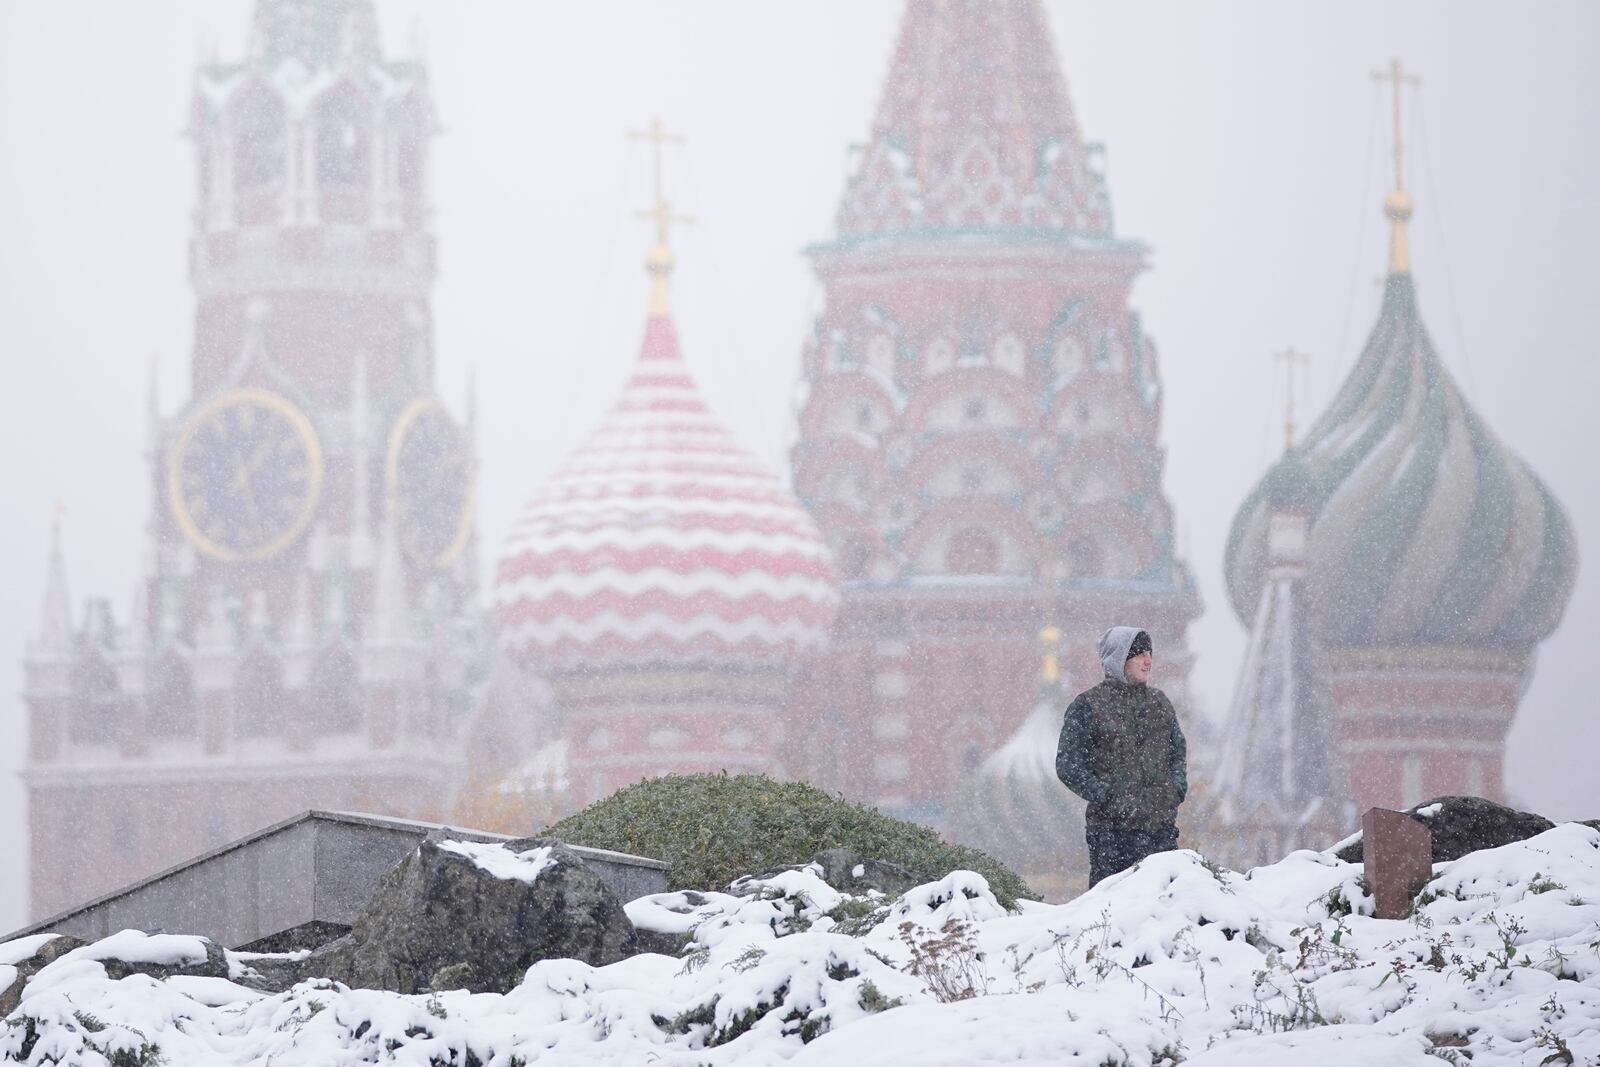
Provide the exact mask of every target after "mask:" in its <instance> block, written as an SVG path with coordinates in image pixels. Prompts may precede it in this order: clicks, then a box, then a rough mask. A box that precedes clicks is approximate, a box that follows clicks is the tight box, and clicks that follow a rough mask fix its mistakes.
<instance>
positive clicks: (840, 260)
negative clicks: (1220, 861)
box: [792, 0, 1199, 823]
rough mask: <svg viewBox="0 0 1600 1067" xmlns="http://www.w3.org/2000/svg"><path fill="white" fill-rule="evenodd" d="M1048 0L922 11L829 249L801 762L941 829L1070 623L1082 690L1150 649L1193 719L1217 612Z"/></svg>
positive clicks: (935, 1)
mask: <svg viewBox="0 0 1600 1067" xmlns="http://www.w3.org/2000/svg"><path fill="white" fill-rule="evenodd" d="M1099 158H1100V157H1099V154H1098V152H1097V151H1096V149H1095V148H1094V147H1093V146H1090V145H1086V144H1085V143H1084V142H1083V140H1082V137H1081V136H1080V133H1079V130H1078V125H1077V122H1076V120H1075V119H1074V117H1073V112H1072V107H1071V104H1070V103H1069V101H1068V98H1067V90H1066V84H1065V82H1064V80H1063V78H1062V74H1061V71H1060V69H1059V67H1058V65H1057V62H1056V57H1055V52H1054V49H1053V45H1052V42H1051V38H1050V34H1049V29H1048V27H1047V26H1046V23H1045V18H1044V14H1043V11H1042V10H1041V8H1040V5H1039V4H1038V3H1036V2H1032V0H1005V2H1000V3H988V2H984V0H913V2H912V3H910V4H909V5H908V7H907V9H906V13H905V16H904V20H903V22H902V25H901V30H900V37H899V42H898V44H897V46H896V49H895V53H894V58H893V61H892V64H891V67H890V70H889V76H888V80H887V82H886V84H885V87H884V91H883V99H882V102H881V105H880V107H879V110H878V115H877V119H876V121H875V122H874V124H873V129H872V137H871V142H870V144H869V145H868V146H867V147H866V149H865V151H864V153H863V154H862V156H861V157H860V160H859V164H858V166H857V169H856V172H855V174H854V176H853V177H852V178H851V180H850V182H849V184H848V186H847V188H846V190H845V194H844V198H843V201H842V202H841V204H840V206H839V213H838V223H837V225H838V233H837V235H836V236H835V237H834V239H833V240H831V241H828V242H826V243H824V244H820V245H817V246H814V247H812V248H811V249H809V255H810V257H811V261H812V264H813V266H814V268H815V270H816V272H817V275H818V277H819V278H820V280H821V282H822V285H823V287H824V290H825V295H826V302H825V307H824V310H823V311H822V313H821V315H820V317H819V318H818V320H817V322H816V326H815V330H814V332H813V334H812V336H811V337H810V338H809V339H808V340H807V342H806V345H805V352H804V378H805V382H804V384H805V389H806V395H805V399H804V401H803V403H802V405H801V408H800V412H799V421H800V439H799V442H798V444H797V445H796V446H795V449H794V452H793V466H794V480H795V486H796V489H797V491H798V492H799V494H800V496H801V498H802V499H803V500H804V501H805V503H806V505H807V506H808V507H809V508H810V509H811V511H812V513H813V514H814V515H815V516H816V517H817V522H818V524H819V525H820V526H821V528H822V531H823V533H824V535H825V536H826V537H827V539H828V543H829V545H830V546H831V547H832V549H833V551H834V556H835V559H836V560H837V561H838V565H839V568H840V571H841V575H842V578H843V582H844V586H843V598H842V606H841V611H840V617H839V621H838V623H837V625H836V627H835V631H834V635H833V639H832V646H831V648H830V652H829V655H828V662H827V665H826V670H820V671H818V672H817V673H816V675H815V677H813V678H811V679H810V680H809V681H808V682H807V684H806V685H805V686H804V687H802V690H801V693H800V696H801V699H800V700H799V702H798V703H797V706H796V707H794V708H793V709H792V714H793V718H794V720H795V723H796V726H795V728H794V730H793V732H794V734H795V735H797V736H812V737H815V738H820V739H822V743H820V744H815V745H813V746H812V747H811V748H809V749H808V750H807V751H806V752H802V753H797V754H796V757H795V759H794V761H793V762H794V769H795V770H797V771H799V772H800V773H802V774H804V775H805V776H807V777H809V778H811V779H812V780H814V781H817V782H820V783H822V784H824V785H828V786H831V787H835V788H839V789H842V790H844V791H845V792H847V793H848V794H850V795H851V796H853V797H857V798H861V799H866V800H870V801H871V802H873V803H876V804H879V805H881V806H883V807H885V808H888V809H890V810H894V811H897V812H899V813H902V814H910V815H912V816H914V817H918V818H923V819H926V820H928V821H930V822H934V823H939V822H940V821H941V819H942V814H943V811H944V808H945V804H946V801H947V798H948V797H949V795H950V793H951V792H952V791H953V789H954V783H957V782H959V781H961V780H962V778H963V776H964V774H965V773H966V772H968V771H971V770H974V769H975V768H976V767H977V766H978V764H979V763H980V762H981V761H982V760H983V759H984V758H985V757H987V756H988V755H989V754H990V753H991V752H993V751H995V750H996V749H997V748H999V747H1000V746H1001V744H1002V743H1003V742H1004V741H1005V739H1006V738H1008V737H1009V736H1011V735H1012V734H1013V732H1014V731H1015V730H1017V728H1018V727H1019V726H1020V725H1021V724H1022V721H1023V719H1024V718H1025V716H1026V715H1027V713H1028V709H1029V707H1030V705H1031V704H1032V702H1033V695H1034V694H1033V683H1034V678H1035V676H1036V674H1037V669H1036V662H1035V659H1034V637H1035V635H1036V634H1037V633H1038V632H1039V630H1040V629H1041V627H1042V626H1043V625H1044V623H1045V621H1046V620H1050V621H1054V622H1056V623H1058V624H1059V625H1060V627H1061V629H1062V630H1063V632H1064V633H1065V635H1066V638H1065V647H1066V648H1067V649H1068V659H1067V664H1066V668H1067V671H1068V673H1069V674H1070V675H1071V676H1072V677H1078V678H1098V676H1099V670H1098V667H1097V666H1096V665H1095V662H1094V657H1093V645H1094V639H1095V637H1096V636H1097V635H1098V633H1099V632H1100V631H1101V630H1102V629H1104V628H1105V627H1106V626H1109V625H1112V624H1114V623H1123V622H1130V623H1137V624H1138V625H1140V626H1143V627H1146V628H1148V629H1149V630H1150V632H1151V634H1152V636H1153V637H1154V639H1155V646H1156V650H1157V662H1158V667H1157V672H1158V678H1157V681H1158V682H1159V684H1160V685H1162V686H1163V688H1165V689H1166V691H1167V692H1168V693H1169V694H1171V695H1172V696H1173V698H1174V700H1175V702H1176V703H1177V705H1178V706H1179V707H1180V708H1183V707H1185V705H1186V703H1187V701H1186V688H1187V684H1186V683H1187V677H1188V671H1189V665H1190V656H1189V653H1188V651H1187V649H1186V645H1185V631H1186V629H1187V627H1188V625H1189V622H1190V621H1191V620H1192V619H1193V618H1194V617H1195V616H1196V614H1197V613H1198V612H1199V603H1198V599H1197V597H1196V594H1195V591H1194V587H1193V584H1192V581H1191V579H1190V576H1189V574H1188V571H1187V569H1186V568H1185V567H1184V565H1183V564H1182V563H1180V562H1179V561H1178V560H1177V559H1176V558H1175V556H1174V550H1173V536H1172V525H1173V521H1172V513H1171V509H1170V507H1169V506H1168V504H1167V501H1166V498H1165V497H1164V495H1163V492H1162V487H1161V471H1162V453H1161V448H1160V446H1159V445H1158V443H1157V437H1158V432H1159V428H1160V419H1161V384H1160V378H1159V374H1158V371H1157V365H1156V353H1155V348H1154V346H1153V345H1152V343H1151V341H1150V339H1149V338H1148V337H1147V336H1146V335H1145V333H1144V330H1143V327H1142V326H1141V324H1140V320H1139V316H1138V315H1137V313H1135V312H1133V311H1131V310H1130V309H1129V291H1130V289H1131V288H1132V285H1133V283H1134V280H1135V279H1136V278H1137V277H1138V275H1139V273H1140V272H1141V271H1142V270H1143V269H1144V266H1145V249H1144V247H1143V246H1142V245H1140V244H1138V243H1137V242H1134V241H1130V240H1127V239H1124V238H1121V237H1118V236H1117V234H1116V233H1115V230H1114V228H1113V226H1112V218H1111V208H1110V202H1109V200H1108V197H1107V194H1106V186H1105V181H1104V178H1103V176H1102V174H1101V172H1100V170H1099Z"/></svg>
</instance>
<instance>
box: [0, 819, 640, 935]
mask: <svg viewBox="0 0 1600 1067" xmlns="http://www.w3.org/2000/svg"><path fill="white" fill-rule="evenodd" d="M438 829H443V827H440V826H438V825H436V824H433V823H423V822H412V821H409V820H405V819H391V818H385V817H382V816H375V815H361V814H355V813H348V812H326V811H308V812H306V813H304V814H302V815H298V816H296V817H295V818H293V819H289V820H287V821H285V822H281V823H278V824H276V825H274V826H269V827H267V828H266V829H265V830H261V831H258V832H257V833H254V834H252V835H250V836H249V837H246V838H243V839H241V840H239V841H235V842H233V843H232V844H229V845H225V846H223V847H222V848H219V849H215V850H213V851H211V852H208V853H205V854H204V855H201V856H199V857H196V858H195V859H193V860H190V861H189V862H187V863H184V864H180V865H179V866H177V867H174V868H172V869H170V870H167V871H163V872H162V873H160V874H157V875H154V876H152V877H150V878H147V879H145V880H143V881H141V882H136V883H134V884H133V885H131V886H128V887H126V888H124V889H120V890H118V891H117V892H115V893H111V894H108V895H106V896H104V897H100V898H99V899H96V900H92V901H89V902H88V903H86V904H82V905H80V906H78V907H76V908H73V909H71V910H69V911H65V912H62V913H61V914H59V915H55V916H52V917H51V918H49V919H45V920H44V921H42V922H38V923H35V924H33V925H32V926H29V927H26V928H24V929H22V930H18V931H16V932H15V933H13V934H11V935H9V936H8V937H7V938H4V939H0V940H9V939H10V938H13V937H22V936H25V935H27V934H32V933H40V932H43V931H46V930H50V931H54V932H56V933H62V934H70V935H72V936H73V937H80V938H83V939H84V940H86V941H93V940H96V939H98V938H101V937H105V936H107V935H109V934H113V933H116V932H117V931H118V930H124V929H130V928H131V929H136V930H145V931H148V932H152V933H154V932H163V933H184V934H202V935H204V936H206V937H209V938H211V939H212V940H213V941H215V942H217V943H218V944H220V945H225V946H227V947H229V948H238V947H241V946H245V945H254V944H256V943H258V942H262V941H269V943H270V944H271V947H272V948H273V949H278V950H281V949H286V948H291V947H310V946H312V945H315V944H318V943H321V942H322V941H324V940H326V939H327V938H328V937H329V935H330V933H333V934H335V935H336V934H337V932H340V931H342V930H343V929H346V928H348V927H349V926H350V925H351V924H352V923H353V922H354V921H355V918H356V915H357V914H358V913H359V912H360V911H361V908H362V907H363V906H365V904H366V903H367V901H368V900H369V899H371V897H372V893H373V891H374V890H375V889H376V888H377V884H378V881H379V879H381V878H382V877H383V876H384V875H385V874H386V873H388V872H389V871H390V870H391V869H393V868H394V866H395V865H396V864H398V863H399V862H400V861H401V860H403V859H404V858H405V857H406V856H408V855H410V854H411V852H412V851H413V850H414V849H415V848H416V847H417V845H418V844H420V843H421V842H422V840H423V838H425V837H427V835H428V834H429V833H431V832H432V831H434V830H438ZM454 832H455V833H457V834H458V835H459V836H461V837H464V838H468V839H471V840H476V841H499V842H506V843H508V844H513V845H517V844H521V843H522V842H523V841H526V840H528V839H521V840H518V839H513V838H509V837H506V836H504V835H502V834H491V833H484V832H481V831H476V830H455V831H454ZM572 848H573V851H575V852H577V853H578V854H579V855H581V856H582V857H583V858H584V860H585V861H586V862H587V863H588V864H589V865H590V867H591V868H592V869H593V870H594V872H595V873H596V874H597V875H599V877H600V879H601V880H602V881H604V882H605V883H606V884H607V885H608V886H610V887H611V890H612V891H613V892H614V893H616V894H617V895H618V896H619V897H621V898H622V899H623V900H634V899H636V898H638V897H641V896H645V895H648V894H650V893H660V892H665V890H666V888H667V865H666V864H665V863H662V862H661V861H659V860H652V859H646V858H644V857H641V856H629V855H626V854H624V853H620V852H609V851H606V850H603V849H589V848H581V847H577V846H572Z"/></svg>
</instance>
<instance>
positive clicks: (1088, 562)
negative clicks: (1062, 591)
mask: <svg viewBox="0 0 1600 1067" xmlns="http://www.w3.org/2000/svg"><path fill="white" fill-rule="evenodd" d="M1105 567H1106V564H1105V553H1104V552H1102V551H1101V550H1100V544H1099V542H1098V541H1096V540H1095V539H1094V535H1092V534H1087V533H1080V534H1074V535H1073V536H1072V538H1071V539H1070V540H1068V541H1067V573H1068V575H1070V576H1071V577H1073V578H1100V577H1102V576H1104V574H1105Z"/></svg>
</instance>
